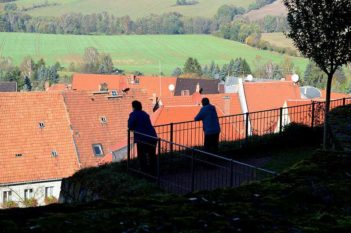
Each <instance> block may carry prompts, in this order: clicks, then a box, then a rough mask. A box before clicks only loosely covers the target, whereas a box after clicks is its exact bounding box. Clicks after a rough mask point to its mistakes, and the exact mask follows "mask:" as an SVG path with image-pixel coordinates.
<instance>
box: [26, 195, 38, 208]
mask: <svg viewBox="0 0 351 233" xmlns="http://www.w3.org/2000/svg"><path fill="white" fill-rule="evenodd" d="M23 205H24V206H25V207H36V206H38V201H37V199H35V198H34V197H32V198H29V199H26V200H24V201H23Z"/></svg>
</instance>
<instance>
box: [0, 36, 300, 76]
mask: <svg viewBox="0 0 351 233" xmlns="http://www.w3.org/2000/svg"><path fill="white" fill-rule="evenodd" d="M87 47H96V48H97V49H98V50H99V51H100V52H104V53H108V54H110V55H111V57H112V59H113V62H114V64H115V65H116V66H117V67H118V68H120V69H124V70H126V71H135V70H138V71H141V72H143V73H145V74H158V73H159V70H160V69H162V71H163V73H165V74H166V75H170V74H171V73H172V71H173V70H174V68H176V67H177V66H179V67H183V65H184V62H185V60H186V59H187V58H188V57H195V58H197V59H198V61H199V62H200V63H201V64H210V63H211V61H215V62H216V64H219V65H223V64H225V63H228V62H229V61H230V59H232V58H234V59H235V58H237V57H242V58H245V59H246V60H247V61H248V63H249V65H251V66H252V65H253V64H254V61H255V58H256V56H257V55H258V56H260V57H262V62H268V61H269V60H271V61H273V62H275V63H281V62H282V61H283V59H284V55H282V54H279V53H274V52H270V51H263V50H259V49H256V48H252V47H249V46H247V45H244V44H241V43H239V42H234V41H230V40H224V39H220V38H217V37H213V36H208V35H179V36H175V35H130V36H76V35H53V34H51V35H48V34H33V33H0V57H1V56H2V57H12V58H13V61H14V62H15V63H16V64H20V62H21V61H22V60H23V58H24V57H25V56H28V55H29V56H31V57H32V58H33V59H35V60H38V59H40V58H44V59H45V60H46V61H47V62H48V63H50V64H53V63H54V62H56V61H59V62H60V63H61V64H62V65H64V66H68V65H69V64H70V63H71V62H75V63H76V64H77V63H79V62H81V57H82V55H83V53H84V49H85V48H87ZM291 59H292V61H293V62H294V63H295V65H296V66H297V67H299V68H300V70H305V67H306V65H307V59H304V58H299V57H292V58H291Z"/></svg>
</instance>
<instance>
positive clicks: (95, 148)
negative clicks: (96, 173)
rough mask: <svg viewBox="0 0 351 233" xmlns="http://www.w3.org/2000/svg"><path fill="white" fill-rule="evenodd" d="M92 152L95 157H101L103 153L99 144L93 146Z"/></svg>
mask: <svg viewBox="0 0 351 233" xmlns="http://www.w3.org/2000/svg"><path fill="white" fill-rule="evenodd" d="M93 151H94V154H95V156H103V155H104V151H103V150H102V145H101V144H93Z"/></svg>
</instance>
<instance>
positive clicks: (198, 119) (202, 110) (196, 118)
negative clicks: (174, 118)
mask: <svg viewBox="0 0 351 233" xmlns="http://www.w3.org/2000/svg"><path fill="white" fill-rule="evenodd" d="M203 118H204V108H201V110H200V112H199V113H198V114H197V115H196V117H195V119H194V120H195V121H201V120H202V119H203Z"/></svg>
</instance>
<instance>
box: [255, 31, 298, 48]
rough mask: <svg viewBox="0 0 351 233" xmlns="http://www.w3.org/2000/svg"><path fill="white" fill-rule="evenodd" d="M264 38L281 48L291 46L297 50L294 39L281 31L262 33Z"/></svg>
mask: <svg viewBox="0 0 351 233" xmlns="http://www.w3.org/2000/svg"><path fill="white" fill-rule="evenodd" d="M262 40H263V41H268V42H269V43H270V44H272V45H275V46H278V47H281V48H291V49H294V50H296V48H295V46H294V44H293V41H292V40H291V39H290V38H287V37H286V36H285V35H284V34H283V33H281V32H274V33H262Z"/></svg>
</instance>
